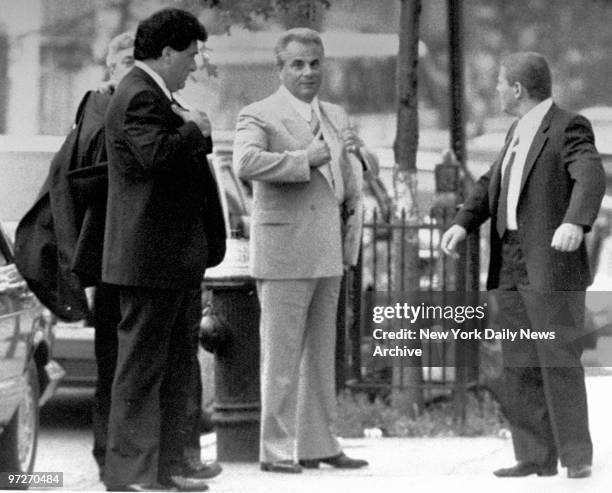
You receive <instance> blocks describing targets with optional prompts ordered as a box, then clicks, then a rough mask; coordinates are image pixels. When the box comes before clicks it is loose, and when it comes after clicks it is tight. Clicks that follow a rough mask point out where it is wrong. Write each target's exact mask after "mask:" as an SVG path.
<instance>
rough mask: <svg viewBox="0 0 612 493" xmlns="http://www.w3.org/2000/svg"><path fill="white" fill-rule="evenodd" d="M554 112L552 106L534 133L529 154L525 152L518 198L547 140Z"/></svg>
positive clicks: (553, 106)
mask: <svg viewBox="0 0 612 493" xmlns="http://www.w3.org/2000/svg"><path fill="white" fill-rule="evenodd" d="M554 111H555V105H554V104H553V105H552V106H551V108H550V109H549V110H548V112H547V113H546V115H544V118H543V119H542V123H541V124H540V128H538V131H537V132H536V134H535V136H534V137H533V142H532V143H531V146H530V147H529V152H527V158H526V159H525V167H524V168H523V175H522V176H521V188H520V190H519V196H520V194H521V192H522V191H523V187H524V186H525V182H526V181H527V178H528V177H529V174H530V173H531V170H532V169H533V167H534V165H535V163H536V161H537V159H538V156H539V155H540V152H542V148H543V147H544V144H546V141H547V140H548V129H549V128H550V122H551V120H552V117H553V114H554Z"/></svg>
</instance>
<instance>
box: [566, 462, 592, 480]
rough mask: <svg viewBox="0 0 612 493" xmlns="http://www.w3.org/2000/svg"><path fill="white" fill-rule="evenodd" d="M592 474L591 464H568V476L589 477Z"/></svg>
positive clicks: (576, 477) (573, 477)
mask: <svg viewBox="0 0 612 493" xmlns="http://www.w3.org/2000/svg"><path fill="white" fill-rule="evenodd" d="M590 475H591V466H590V465H588V464H582V465H579V466H567V477H568V478H572V479H580V478H588V477H589V476H590Z"/></svg>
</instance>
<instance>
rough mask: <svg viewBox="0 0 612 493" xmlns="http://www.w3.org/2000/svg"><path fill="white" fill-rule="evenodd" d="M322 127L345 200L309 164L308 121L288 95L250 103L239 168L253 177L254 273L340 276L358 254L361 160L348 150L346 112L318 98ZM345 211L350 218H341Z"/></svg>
mask: <svg viewBox="0 0 612 493" xmlns="http://www.w3.org/2000/svg"><path fill="white" fill-rule="evenodd" d="M320 109H321V122H320V123H321V130H322V133H323V137H324V139H325V142H326V143H327V145H328V146H329V148H330V154H331V163H330V165H331V167H332V169H336V170H338V173H336V175H335V178H336V179H339V178H340V177H341V179H342V181H343V184H344V197H343V201H342V204H339V201H338V198H336V196H335V194H334V190H333V188H332V185H331V184H330V182H329V181H328V179H326V178H325V177H324V175H323V174H322V173H321V171H320V170H318V169H314V168H310V166H309V165H308V159H307V156H306V147H307V146H308V144H309V143H310V142H311V141H312V139H313V138H314V137H313V135H312V132H311V130H310V127H309V124H308V123H307V122H306V121H305V120H304V119H303V118H302V117H301V116H300V115H299V114H298V113H297V112H296V111H295V109H294V108H293V107H292V106H291V104H290V103H289V101H287V99H286V97H285V96H284V95H283V94H282V92H276V93H274V94H272V95H271V96H269V97H267V98H266V99H263V100H261V101H258V102H256V103H253V104H251V105H249V106H247V107H245V108H244V109H243V110H242V111H241V112H240V114H239V116H238V124H237V127H236V136H235V138H234V168H235V170H236V172H237V174H238V176H240V178H242V179H245V180H251V181H252V182H253V195H254V202H253V217H252V221H251V242H250V244H251V247H250V248H251V251H250V260H251V264H250V270H251V275H252V276H253V277H256V278H259V279H304V278H313V277H329V276H339V275H342V266H343V264H344V265H354V264H355V263H356V262H357V257H358V255H359V246H360V242H361V226H362V224H361V220H362V207H363V205H362V191H361V190H362V183H363V175H362V169H361V163H360V162H359V161H358V160H357V159H356V158H355V157H354V156H352V155H351V154H349V153H347V152H346V151H345V150H344V146H343V144H342V139H341V133H342V131H343V130H344V129H346V128H347V127H348V125H349V122H348V117H347V115H346V113H345V111H344V110H343V109H342V108H341V107H339V106H337V105H334V104H331V103H326V102H320ZM341 215H342V216H343V217H344V218H345V219H344V220H343V219H342V218H341Z"/></svg>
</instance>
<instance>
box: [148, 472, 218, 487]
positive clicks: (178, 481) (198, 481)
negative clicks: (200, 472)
mask: <svg viewBox="0 0 612 493" xmlns="http://www.w3.org/2000/svg"><path fill="white" fill-rule="evenodd" d="M159 482H160V483H161V484H162V485H163V486H165V487H166V488H174V491H206V490H207V489H208V485H207V484H206V481H204V480H203V479H202V478H194V477H191V476H183V475H181V474H169V475H168V476H164V477H160V478H159Z"/></svg>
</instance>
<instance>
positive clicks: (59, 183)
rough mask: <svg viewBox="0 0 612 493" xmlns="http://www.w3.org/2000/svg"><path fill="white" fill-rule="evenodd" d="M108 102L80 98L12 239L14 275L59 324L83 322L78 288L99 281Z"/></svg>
mask: <svg viewBox="0 0 612 493" xmlns="http://www.w3.org/2000/svg"><path fill="white" fill-rule="evenodd" d="M109 100H110V95H108V94H102V93H96V92H88V93H87V94H85V96H84V97H83V100H82V101H81V103H80V104H79V109H78V110H77V115H76V119H75V125H74V127H73V128H72V130H71V131H70V133H69V134H68V136H67V137H66V140H65V141H64V143H63V144H62V147H61V149H60V150H59V151H58V152H57V153H56V155H55V156H54V157H53V160H52V162H51V166H50V169H49V175H48V176H47V179H46V180H45V183H44V184H43V187H42V189H41V191H40V192H39V195H38V197H37V199H36V201H35V203H34V205H33V206H32V208H31V209H30V210H29V211H28V212H27V213H26V214H25V215H24V217H23V218H22V220H21V221H20V223H19V226H18V228H17V232H16V235H15V248H16V255H15V260H16V262H17V266H18V268H19V270H20V272H21V273H22V275H23V276H24V278H25V279H26V281H27V282H28V285H29V286H30V288H31V289H32V290H33V291H34V292H35V293H36V295H37V296H38V298H39V299H40V300H41V301H42V302H43V303H44V304H45V305H46V306H47V307H48V308H49V309H50V310H51V311H52V312H53V313H55V314H56V315H57V316H59V317H60V318H62V319H67V320H79V319H82V318H84V317H85V316H87V314H88V308H87V302H86V298H85V295H84V289H83V288H84V287H85V286H88V285H93V284H96V283H97V282H99V280H100V265H101V261H102V241H103V237H104V216H105V209H106V189H107V168H106V151H105V145H104V114H105V112H106V108H107V106H108V102H109ZM77 274H78V275H77Z"/></svg>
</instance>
